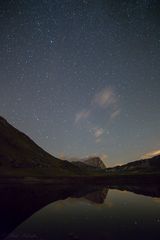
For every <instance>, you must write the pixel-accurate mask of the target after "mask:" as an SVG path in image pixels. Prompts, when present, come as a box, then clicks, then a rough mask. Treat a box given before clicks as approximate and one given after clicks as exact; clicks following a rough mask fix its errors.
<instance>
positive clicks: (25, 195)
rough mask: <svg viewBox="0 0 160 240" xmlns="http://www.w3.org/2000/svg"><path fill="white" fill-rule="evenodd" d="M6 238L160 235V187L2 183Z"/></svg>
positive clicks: (43, 239) (3, 233) (86, 239)
mask: <svg viewBox="0 0 160 240" xmlns="http://www.w3.org/2000/svg"><path fill="white" fill-rule="evenodd" d="M0 191H1V196H2V197H1V208H0V211H1V229H0V232H1V239H6V240H11V239H21V240H23V239H39V240H53V239H55V240H61V239H62V240H63V239H64V240H66V239H75V240H76V239H77V240H78V239H84V240H94V239H95V240H101V239H102V240H103V239H106V240H107V239H108V240H115V239H131V240H132V239H160V187H159V186H158V185H157V186H155V185H151V186H146V185H145V186H143V185H142V186H102V185H101V186H85V187H84V186H78V188H77V186H70V187H66V186H54V185H51V184H50V185H44V186H41V185H36V184H34V185H32V184H29V185H28V184H24V185H23V184H20V185H17V184H15V185H14V186H10V185H7V184H6V185H5V184H3V185H1V187H0Z"/></svg>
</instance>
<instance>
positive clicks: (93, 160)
mask: <svg viewBox="0 0 160 240" xmlns="http://www.w3.org/2000/svg"><path fill="white" fill-rule="evenodd" d="M84 163H85V164H87V165H89V166H92V167H96V168H101V169H105V168H106V166H105V164H104V163H103V161H102V160H101V159H100V158H99V157H90V158H88V159H86V160H85V161H84Z"/></svg>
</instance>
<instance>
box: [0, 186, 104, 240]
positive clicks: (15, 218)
mask: <svg viewBox="0 0 160 240" xmlns="http://www.w3.org/2000/svg"><path fill="white" fill-rule="evenodd" d="M101 190H102V192H104V187H101V186H83V187H82V186H77V185H73V184H72V186H67V185H58V186H57V185H52V184H44V185H40V184H17V185H8V184H4V185H0V196H1V199H0V239H3V238H4V237H5V236H6V235H7V234H8V233H9V232H11V231H12V230H13V229H14V228H16V227H17V226H18V225H19V224H21V223H22V222H23V221H24V220H26V219H27V218H29V217H30V216H31V215H32V214H34V213H35V212H36V211H38V210H39V209H41V208H43V207H45V206H46V205H48V204H50V203H52V202H54V201H57V200H61V199H65V198H67V197H74V198H79V197H83V196H89V195H88V194H90V193H92V192H94V193H93V196H96V197H93V196H92V200H91V199H90V200H91V201H96V202H97V201H99V203H100V202H103V201H104V198H105V196H106V195H104V193H103V194H102V195H103V197H104V198H103V199H102V195H101ZM96 191H98V192H97V193H96ZM98 195H100V197H98ZM98 199H99V200H98Z"/></svg>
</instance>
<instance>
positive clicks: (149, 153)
mask: <svg viewBox="0 0 160 240" xmlns="http://www.w3.org/2000/svg"><path fill="white" fill-rule="evenodd" d="M158 155H160V150H159V149H158V150H154V151H151V152H148V153H145V154H143V155H142V156H141V158H142V159H147V158H152V157H155V156H158Z"/></svg>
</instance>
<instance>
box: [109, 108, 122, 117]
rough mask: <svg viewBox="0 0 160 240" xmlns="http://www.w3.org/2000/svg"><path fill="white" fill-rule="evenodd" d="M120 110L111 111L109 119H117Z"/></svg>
mask: <svg viewBox="0 0 160 240" xmlns="http://www.w3.org/2000/svg"><path fill="white" fill-rule="evenodd" d="M120 112H121V111H120V109H116V110H115V111H113V112H112V113H111V117H110V118H111V119H115V118H116V117H118V116H119V114H120Z"/></svg>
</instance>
